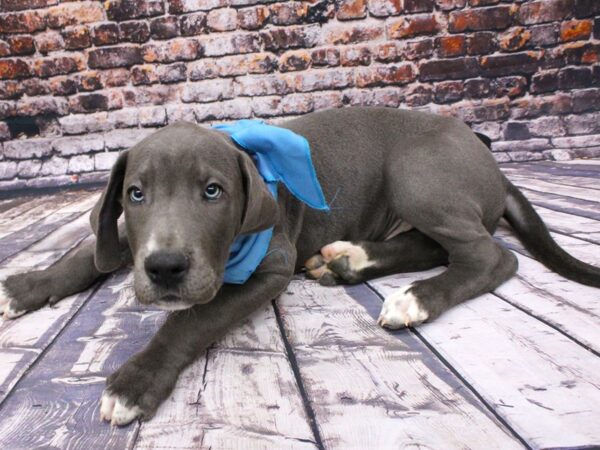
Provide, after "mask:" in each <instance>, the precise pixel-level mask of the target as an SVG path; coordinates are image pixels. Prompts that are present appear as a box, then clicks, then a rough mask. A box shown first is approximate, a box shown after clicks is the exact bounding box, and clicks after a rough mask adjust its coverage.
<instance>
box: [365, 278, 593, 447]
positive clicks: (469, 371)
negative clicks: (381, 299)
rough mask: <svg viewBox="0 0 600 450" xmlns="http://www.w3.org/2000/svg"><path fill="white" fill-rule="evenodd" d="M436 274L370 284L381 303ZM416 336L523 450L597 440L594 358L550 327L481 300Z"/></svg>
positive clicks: (454, 311) (489, 298)
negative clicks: (497, 417)
mask: <svg viewBox="0 0 600 450" xmlns="http://www.w3.org/2000/svg"><path fill="white" fill-rule="evenodd" d="M441 270H443V269H435V270H433V271H428V272H423V273H419V274H402V275H394V276H392V277H387V278H384V279H380V280H375V281H374V282H372V283H371V284H372V285H373V286H374V287H375V288H376V289H377V290H378V291H379V292H380V293H381V294H382V295H383V296H386V295H389V294H390V293H391V292H393V291H394V290H396V289H398V288H399V287H401V286H404V285H406V284H409V283H410V282H413V281H414V280H415V279H420V278H426V277H429V276H432V275H434V274H436V273H439V272H440V271H441ZM418 330H419V333H420V335H421V336H422V337H423V338H424V339H425V340H426V341H427V342H428V343H429V345H431V346H432V347H434V348H435V349H436V351H437V352H439V353H440V354H441V355H442V356H443V357H444V358H445V359H446V360H447V361H448V362H449V363H450V364H452V367H453V368H454V369H455V370H456V371H457V372H459V373H460V374H461V375H462V377H463V378H464V379H466V380H467V381H468V382H469V383H470V384H471V385H472V386H473V387H474V388H475V389H477V392H478V393H479V394H480V395H481V396H482V397H483V398H484V399H486V400H487V401H488V402H489V403H490V404H493V405H494V406H495V408H496V411H497V412H498V414H500V415H501V416H502V417H504V419H505V420H506V421H507V422H508V423H509V424H510V426H511V427H512V428H513V429H515V430H516V431H517V432H518V433H519V434H520V435H521V436H522V437H523V438H525V439H526V440H527V442H528V443H529V445H531V446H533V447H536V448H547V447H576V446H585V445H592V444H595V443H597V442H599V441H600V428H599V427H598V426H597V424H598V423H599V422H600V410H599V409H598V407H597V405H598V404H600V359H599V358H597V357H595V356H593V355H592V354H591V353H590V352H589V351H588V350H586V349H584V348H583V347H581V346H580V345H578V344H576V343H575V342H573V341H571V340H570V339H568V338H567V337H565V336H564V335H562V334H560V333H559V332H557V331H556V330H554V329H553V328H551V327H549V326H547V325H545V324H544V323H542V322H540V321H538V320H536V319H535V318H533V317H531V316H529V315H528V314H525V313H524V312H522V311H519V310H518V309H516V308H515V307H513V306H512V305H510V304H508V303H506V302H504V301H502V300H500V299H499V298H498V297H496V296H494V295H492V294H486V295H483V296H481V297H478V298H477V299H474V300H471V301H468V302H465V303H463V304H461V305H459V306H458V307H455V308H453V309H451V310H450V311H448V312H447V313H445V314H443V315H442V316H441V317H440V318H438V319H437V320H435V321H433V322H432V323H429V324H424V325H422V326H420V327H419V328H418ZM565 430H568V432H565Z"/></svg>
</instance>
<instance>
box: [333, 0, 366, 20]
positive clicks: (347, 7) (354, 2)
mask: <svg viewBox="0 0 600 450" xmlns="http://www.w3.org/2000/svg"><path fill="white" fill-rule="evenodd" d="M366 15H367V0H341V2H340V3H339V4H338V12H337V18H338V19H339V20H350V19H362V18H363V17H366Z"/></svg>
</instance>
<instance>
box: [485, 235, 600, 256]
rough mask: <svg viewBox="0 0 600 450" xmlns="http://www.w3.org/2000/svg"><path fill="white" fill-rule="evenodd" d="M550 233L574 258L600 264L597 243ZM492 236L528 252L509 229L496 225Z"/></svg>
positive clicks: (516, 248)
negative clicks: (496, 227)
mask: <svg viewBox="0 0 600 450" xmlns="http://www.w3.org/2000/svg"><path fill="white" fill-rule="evenodd" d="M550 234H551V236H552V238H553V239H554V240H555V241H556V243H557V244H558V245H560V246H561V247H562V248H563V249H564V250H565V251H567V252H568V253H570V254H571V255H573V256H574V257H575V258H578V259H580V260H582V261H584V262H586V263H588V264H593V265H596V266H599V265H600V247H599V245H598V244H594V243H592V242H588V241H585V240H583V239H578V238H575V237H571V236H566V235H564V234H559V233H554V232H550ZM494 236H495V237H496V238H499V239H501V240H502V242H505V243H506V244H507V245H508V246H509V247H510V248H513V249H515V250H517V251H520V252H522V253H524V254H529V253H527V252H526V251H525V249H524V248H523V245H522V244H521V241H519V238H518V237H517V236H516V235H515V234H514V232H513V231H512V230H511V229H509V228H505V227H498V229H497V230H496V232H495V233H494Z"/></svg>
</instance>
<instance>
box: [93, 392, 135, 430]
mask: <svg viewBox="0 0 600 450" xmlns="http://www.w3.org/2000/svg"><path fill="white" fill-rule="evenodd" d="M142 416H143V412H142V410H141V409H140V407H139V406H137V405H128V404H127V400H126V399H125V398H124V397H119V396H118V395H116V394H112V393H111V391H110V390H109V389H105V390H104V392H103V393H102V398H101V400H100V420H102V421H105V422H110V423H111V425H127V424H129V423H131V422H133V421H134V420H135V419H137V418H138V417H142Z"/></svg>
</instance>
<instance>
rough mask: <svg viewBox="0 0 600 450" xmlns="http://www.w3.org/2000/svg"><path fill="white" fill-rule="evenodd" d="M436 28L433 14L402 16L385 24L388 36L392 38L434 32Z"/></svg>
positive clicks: (437, 25) (436, 24) (437, 28)
mask: <svg viewBox="0 0 600 450" xmlns="http://www.w3.org/2000/svg"><path fill="white" fill-rule="evenodd" d="M438 30H439V24H438V23H437V20H436V18H435V16H434V15H430V14H421V15H415V16H407V17H402V18H400V19H398V20H395V21H392V22H390V23H389V24H388V26H387V31H388V36H389V37H390V38H392V39H402V38H407V37H413V36H418V35H422V34H435V33H436V32H437V31H438Z"/></svg>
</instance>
